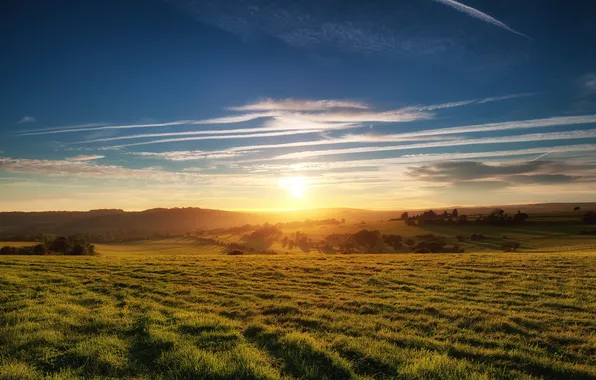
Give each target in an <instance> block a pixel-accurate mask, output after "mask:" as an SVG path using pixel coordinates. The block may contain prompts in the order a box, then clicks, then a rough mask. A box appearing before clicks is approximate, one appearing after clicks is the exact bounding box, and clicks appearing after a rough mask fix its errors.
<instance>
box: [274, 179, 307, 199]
mask: <svg viewBox="0 0 596 380" xmlns="http://www.w3.org/2000/svg"><path fill="white" fill-rule="evenodd" d="M278 184H279V187H281V188H282V189H286V190H288V192H289V193H290V195H291V196H292V197H294V198H296V199H302V198H304V193H305V191H306V185H305V181H304V178H302V177H291V178H283V179H281V180H280V181H279V182H278Z"/></svg>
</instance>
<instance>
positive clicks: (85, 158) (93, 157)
mask: <svg viewBox="0 0 596 380" xmlns="http://www.w3.org/2000/svg"><path fill="white" fill-rule="evenodd" d="M100 158H105V156H100V155H98V154H94V155H88V156H84V155H81V156H74V157H69V158H67V160H69V161H91V160H99V159H100Z"/></svg>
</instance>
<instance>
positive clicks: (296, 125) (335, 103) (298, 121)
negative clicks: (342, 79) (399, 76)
mask: <svg viewBox="0 0 596 380" xmlns="http://www.w3.org/2000/svg"><path fill="white" fill-rule="evenodd" d="M532 95H535V94H533V93H527V94H512V95H505V96H497V97H488V98H481V99H472V100H464V101H459V102H449V103H443V104H434V105H426V106H425V105H420V106H408V107H403V108H399V109H394V110H389V111H371V110H370V106H368V105H366V104H364V103H360V102H354V101H344V100H330V99H326V100H294V99H282V100H271V99H267V100H264V101H261V102H257V103H252V104H248V105H246V106H241V107H232V108H231V109H232V110H234V111H243V112H245V111H250V112H248V113H244V114H240V115H238V114H236V115H228V116H223V117H216V118H209V119H203V120H177V121H171V122H163V123H140V124H128V125H106V124H102V123H93V124H86V125H79V126H74V127H65V128H52V129H41V130H40V129H38V130H30V131H23V132H21V133H19V135H22V136H32V135H49V134H62V133H77V132H91V131H102V130H128V129H139V128H163V127H179V126H183V127H184V126H185V127H188V126H193V125H211V124H212V125H218V124H236V123H243V122H248V121H251V120H256V119H267V120H265V122H264V127H257V128H243V129H237V128H235V129H227V130H221V129H220V130H204V131H191V132H178V133H175V132H171V133H169V134H165V133H164V134H147V135H145V137H160V136H161V137H163V136H176V135H179V136H184V135H192V134H195V135H208V134H235V133H252V132H263V131H266V130H269V131H275V130H279V131H281V130H289V129H312V127H309V126H307V125H306V122H316V123H362V122H367V123H372V122H378V123H401V122H411V121H416V120H430V119H433V118H434V114H433V113H431V112H429V111H433V110H439V109H445V108H453V107H461V106H466V105H471V104H483V103H487V102H495V101H502V100H507V99H513V98H520V97H527V96H532ZM253 111H254V112H253ZM315 111H319V112H315ZM320 127H324V126H323V125H318V126H317V128H320ZM343 127H346V128H352V127H355V125H354V124H350V125H348V124H344V125H343V126H342V125H341V124H336V125H333V124H328V125H327V126H325V127H324V128H325V129H341V128H343ZM141 137H143V136H142V135H131V136H120V137H115V138H114V140H118V139H132V138H141ZM114 140H101V139H95V140H88V141H87V142H98V141H114Z"/></svg>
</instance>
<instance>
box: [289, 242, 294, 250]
mask: <svg viewBox="0 0 596 380" xmlns="http://www.w3.org/2000/svg"><path fill="white" fill-rule="evenodd" d="M288 249H289V250H290V251H291V250H292V249H294V241H293V240H290V241H289V242H288Z"/></svg>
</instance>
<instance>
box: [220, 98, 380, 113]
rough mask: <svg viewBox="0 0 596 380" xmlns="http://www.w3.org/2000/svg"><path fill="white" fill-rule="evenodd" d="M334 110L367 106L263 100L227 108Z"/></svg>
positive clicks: (353, 103)
mask: <svg viewBox="0 0 596 380" xmlns="http://www.w3.org/2000/svg"><path fill="white" fill-rule="evenodd" d="M335 108H356V109H366V108H369V107H368V105H366V104H364V103H360V102H351V101H342V100H297V99H280V100H275V99H271V98H268V99H265V100H261V101H259V102H256V103H252V104H247V105H244V106H240V107H229V108H228V109H229V110H232V111H325V110H330V109H335Z"/></svg>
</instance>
